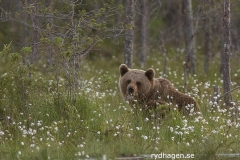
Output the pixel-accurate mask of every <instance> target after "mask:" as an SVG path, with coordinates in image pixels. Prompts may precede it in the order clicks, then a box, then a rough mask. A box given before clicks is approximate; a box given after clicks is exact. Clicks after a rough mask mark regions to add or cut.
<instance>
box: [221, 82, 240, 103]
mask: <svg viewBox="0 0 240 160" xmlns="http://www.w3.org/2000/svg"><path fill="white" fill-rule="evenodd" d="M238 88H240V86H237V87H235V88H233V89H232V90H230V91H228V92H226V93H224V94H223V95H222V96H220V97H218V98H217V101H219V100H220V99H221V98H223V97H224V96H225V95H226V94H228V93H230V92H233V91H235V90H237V89H238Z"/></svg>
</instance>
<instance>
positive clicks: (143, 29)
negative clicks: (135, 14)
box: [139, 0, 148, 68]
mask: <svg viewBox="0 0 240 160" xmlns="http://www.w3.org/2000/svg"><path fill="white" fill-rule="evenodd" d="M147 25H148V10H147V0H141V15H140V51H139V62H140V65H141V68H143V67H144V65H145V63H146V57H147V51H148V47H147V37H148V31H147V30H148V29H147Z"/></svg>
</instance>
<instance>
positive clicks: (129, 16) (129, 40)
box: [124, 0, 134, 68]
mask: <svg viewBox="0 0 240 160" xmlns="http://www.w3.org/2000/svg"><path fill="white" fill-rule="evenodd" d="M133 12H134V0H127V3H126V26H127V29H126V35H125V44H124V63H125V64H126V65H127V66H128V67H129V68H132V56H133V36H134V32H133V30H134V13H133Z"/></svg>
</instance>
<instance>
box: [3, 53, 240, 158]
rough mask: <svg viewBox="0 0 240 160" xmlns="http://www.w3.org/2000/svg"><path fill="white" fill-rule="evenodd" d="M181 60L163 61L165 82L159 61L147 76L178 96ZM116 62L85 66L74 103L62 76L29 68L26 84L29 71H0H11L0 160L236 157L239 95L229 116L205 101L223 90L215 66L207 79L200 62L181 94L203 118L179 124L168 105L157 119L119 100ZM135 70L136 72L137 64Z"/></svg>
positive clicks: (235, 76) (171, 57) (100, 60)
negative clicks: (162, 82)
mask: <svg viewBox="0 0 240 160" xmlns="http://www.w3.org/2000/svg"><path fill="white" fill-rule="evenodd" d="M156 57H157V58H156ZM182 57H183V56H179V57H178V58H176V57H175V56H174V55H169V57H168V62H167V72H166V75H164V73H163V58H162V57H161V55H157V54H156V55H150V56H149V57H148V62H147V66H146V67H145V69H147V68H149V67H152V68H154V69H155V70H156V77H166V78H167V79H169V80H170V81H171V82H172V83H173V84H174V86H175V87H176V88H178V89H179V90H180V91H182V92H184V85H183V84H184V78H183V66H182V64H183V63H182V62H183V59H182ZM119 59H122V57H121V56H120V55H119V56H113V57H112V58H110V59H104V58H97V59H96V60H92V61H90V60H89V61H85V62H84V63H83V64H82V66H81V67H82V68H81V77H80V78H79V79H81V84H82V85H81V88H80V89H79V91H78V93H77V94H76V95H74V98H73V100H69V94H68V93H67V92H66V90H67V89H66V88H67V84H66V80H65V79H64V77H63V76H61V75H59V76H58V78H56V76H54V74H51V75H49V74H44V73H42V72H40V71H36V70H32V69H31V74H32V77H31V78H29V76H28V75H27V73H28V72H29V71H30V70H29V69H28V68H25V67H24V66H19V65H16V66H14V65H11V66H8V65H7V64H6V66H5V67H9V69H8V70H1V75H0V76H1V93H0V94H1V95H0V98H1V101H0V102H1V103H0V104H1V106H0V107H1V108H0V109H1V110H0V113H1V118H2V119H3V120H2V121H0V155H1V156H0V159H85V158H97V159H99V158H101V157H102V155H106V156H107V159H114V158H115V157H119V156H133V155H143V154H153V153H154V154H159V153H168V154H174V153H183V154H194V156H195V158H196V159H203V158H205V159H228V158H227V157H219V156H217V154H219V153H239V152H240V150H239V148H240V146H239V136H240V132H239V126H240V123H239V122H240V118H239V112H238V111H239V109H240V105H239V104H238V101H239V99H240V98H239V91H235V92H233V93H232V94H233V98H234V101H235V104H234V107H235V109H236V110H235V109H232V112H234V114H235V115H233V114H229V113H230V112H227V110H226V109H225V108H224V105H223V103H222V102H221V101H220V103H219V104H212V103H211V102H210V99H211V97H212V96H213V86H215V85H218V86H222V79H221V76H220V75H219V74H218V67H217V65H218V64H219V63H218V59H216V60H215V61H213V62H212V64H211V65H210V69H209V73H208V74H207V75H206V74H204V72H203V71H202V70H203V65H202V64H201V63H200V62H202V60H201V59H203V57H201V56H199V61H198V63H197V66H198V67H197V75H191V76H190V77H189V83H188V86H187V92H185V93H186V94H188V95H190V96H192V97H193V98H195V99H196V101H197V103H198V105H199V107H200V109H201V111H202V114H203V117H201V116H199V117H185V116H183V115H181V114H180V113H179V112H178V111H177V110H174V106H173V105H171V104H169V105H168V106H167V107H171V108H172V110H171V112H170V113H169V114H168V115H167V116H166V118H165V119H161V120H157V119H156V118H154V117H151V116H150V117H146V116H145V115H144V114H143V113H142V111H141V110H139V109H134V108H132V107H130V106H129V105H128V104H127V103H125V102H124V101H123V99H122V97H121V95H120V91H119V88H118V78H119V72H118V67H119V65H120V63H121V62H120V60H119ZM106 64H108V65H106ZM109 66H110V67H109ZM134 66H136V67H135V68H138V65H137V63H135V64H134ZM235 67H236V66H235ZM239 72H240V70H234V71H232V77H233V78H232V81H233V82H232V88H234V87H236V86H237V84H239V83H240V81H239ZM230 110H231V109H230ZM235 111H236V112H235ZM232 112H231V113H232ZM153 114H154V113H153Z"/></svg>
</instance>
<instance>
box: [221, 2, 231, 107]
mask: <svg viewBox="0 0 240 160" xmlns="http://www.w3.org/2000/svg"><path fill="white" fill-rule="evenodd" d="M222 39H223V41H222V58H221V62H222V64H221V71H222V76H223V89H224V93H226V92H229V91H230V90H231V77H230V60H229V58H230V45H231V44H230V0H223V29H222ZM231 101H232V95H231V93H230V92H229V93H228V94H226V95H225V96H224V102H225V104H226V107H227V108H229V107H230V106H231Z"/></svg>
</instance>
